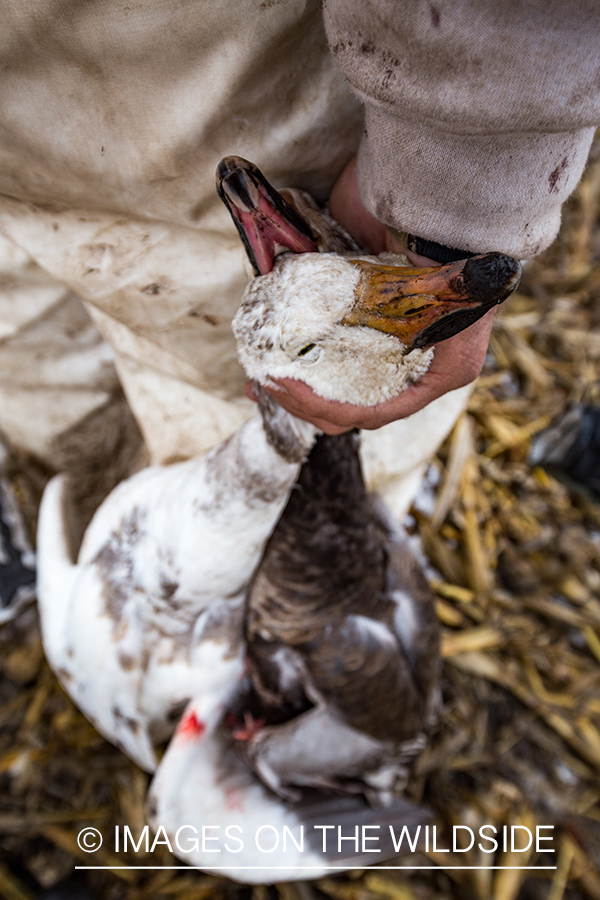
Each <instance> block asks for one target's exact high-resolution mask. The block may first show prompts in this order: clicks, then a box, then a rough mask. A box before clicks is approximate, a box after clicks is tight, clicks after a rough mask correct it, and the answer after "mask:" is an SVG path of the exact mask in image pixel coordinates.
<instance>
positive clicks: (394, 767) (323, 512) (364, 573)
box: [246, 433, 440, 805]
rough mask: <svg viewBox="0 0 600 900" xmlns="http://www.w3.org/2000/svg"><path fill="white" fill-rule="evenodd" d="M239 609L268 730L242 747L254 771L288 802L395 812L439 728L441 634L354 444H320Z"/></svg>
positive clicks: (327, 440) (334, 440) (349, 440)
mask: <svg viewBox="0 0 600 900" xmlns="http://www.w3.org/2000/svg"><path fill="white" fill-rule="evenodd" d="M247 604H248V608H247V614H246V639H247V644H248V654H249V659H250V677H251V681H252V685H253V688H254V690H255V691H256V694H257V696H258V700H259V704H260V705H262V707H263V708H264V710H265V716H266V718H267V722H268V721H269V717H270V716H271V717H273V716H274V719H275V724H273V725H267V726H265V727H263V728H258V729H257V730H256V733H254V734H252V735H251V737H250V739H249V740H248V742H247V745H246V752H247V755H248V758H249V760H250V761H251V763H252V764H253V765H254V767H255V769H256V771H257V772H258V773H259V775H260V776H261V777H262V778H263V780H264V781H265V783H266V784H268V785H269V786H270V787H271V788H272V789H273V790H275V791H278V792H280V793H283V794H284V795H285V794H286V792H287V793H288V794H289V793H290V791H289V788H290V787H292V792H291V794H292V796H293V795H294V791H293V788H294V786H298V785H311V786H314V787H318V786H321V787H329V788H331V787H337V788H338V789H340V788H342V789H343V788H346V789H350V790H353V791H356V790H360V789H362V790H364V792H365V793H366V794H367V796H370V797H371V799H372V800H374V801H375V802H377V803H378V804H379V805H381V804H383V803H385V802H389V799H390V796H391V795H390V793H389V791H390V789H391V787H392V784H393V782H394V780H395V779H396V777H397V776H398V775H400V774H401V772H402V764H403V763H404V762H406V761H407V759H408V758H410V756H411V753H414V751H415V750H416V749H419V747H422V746H423V739H424V732H425V731H426V730H427V729H428V727H430V726H431V725H432V724H433V721H434V719H435V712H436V707H437V701H438V679H439V669H440V664H439V659H440V658H439V642H438V629H437V618H436V615H435V609H434V602H433V596H432V595H431V592H430V590H429V587H428V585H427V582H426V580H425V578H424V576H423V574H422V572H421V569H420V567H419V565H418V563H417V562H416V560H415V558H414V557H413V555H412V553H411V552H410V550H409V549H408V546H407V545H406V542H405V541H404V540H403V538H402V536H401V535H400V534H399V533H398V532H397V531H396V530H395V529H394V527H393V526H392V525H391V524H390V522H389V521H387V519H386V518H384V516H383V511H382V509H381V507H377V506H376V505H375V503H374V500H373V498H372V497H370V496H369V495H368V494H367V492H366V490H365V487H364V484H363V480H362V475H361V470H360V462H359V458H358V437H357V436H356V435H354V434H349V433H348V434H343V435H339V436H336V437H329V436H326V435H324V436H322V437H320V438H319V439H318V440H317V443H316V444H315V446H314V447H313V449H312V451H311V453H310V455H309V457H308V460H307V462H306V463H305V465H304V466H303V468H302V471H301V473H300V476H299V480H298V485H297V488H296V489H295V490H294V491H293V492H292V494H291V495H290V498H289V500H288V503H287V505H286V508H285V510H284V512H283V515H282V517H281V519H280V520H279V522H278V525H277V528H276V530H275V532H274V533H273V535H272V536H271V538H270V540H269V542H268V544H267V547H266V551H265V555H264V557H263V560H262V562H261V566H260V568H259V570H258V572H257V574H256V576H255V579H254V581H253V583H252V585H251V587H250V590H249V593H248V601H247ZM281 711H285V713H286V715H287V721H286V722H285V723H284V724H281V723H279V722H278V721H277V719H278V714H279V713H280V712H281ZM318 736H319V739H317V737H318ZM307 747H310V748H311V749H310V752H308V753H307Z"/></svg>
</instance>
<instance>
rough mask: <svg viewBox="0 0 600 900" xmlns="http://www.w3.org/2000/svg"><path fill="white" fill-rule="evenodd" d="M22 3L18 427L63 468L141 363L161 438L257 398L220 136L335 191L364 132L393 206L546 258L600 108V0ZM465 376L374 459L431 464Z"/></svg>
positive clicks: (11, 277) (13, 146) (2, 318)
mask: <svg viewBox="0 0 600 900" xmlns="http://www.w3.org/2000/svg"><path fill="white" fill-rule="evenodd" d="M2 20H3V21H2V30H1V34H0V60H1V62H2V79H1V81H0V235H1V237H2V246H1V247H0V251H1V252H0V274H1V275H2V277H1V279H0V429H1V430H2V431H3V432H4V433H5V435H6V436H7V438H8V439H9V441H11V442H12V443H14V444H15V445H17V446H19V447H21V448H23V449H25V450H28V451H30V452H32V453H33V454H35V455H37V456H38V457H39V458H41V459H43V460H44V461H45V462H47V463H48V464H50V465H51V466H57V465H58V463H57V460H58V459H60V458H61V454H62V450H64V447H63V446H62V445H61V442H62V443H63V444H64V442H65V441H67V442H68V441H69V440H71V439H72V438H73V436H74V435H78V437H77V440H78V446H79V447H81V448H83V449H82V451H81V452H86V450H85V448H86V447H87V448H88V449H89V452H90V453H91V452H93V445H94V442H95V441H97V440H98V423H99V422H101V421H102V412H103V411H104V410H108V409H109V408H110V404H111V402H112V399H113V397H114V393H115V387H116V385H117V379H118V380H119V381H120V383H121V385H122V386H123V389H124V391H125V394H126V397H127V400H128V402H129V404H130V406H131V409H132V410H133V413H134V415H135V417H136V419H137V421H138V423H139V425H140V427H141V430H142V433H143V436H144V438H145V441H146V443H147V446H148V448H149V452H150V456H151V459H152V460H153V461H155V462H157V461H160V462H164V461H168V460H173V459H181V458H185V457H187V456H190V455H192V454H196V453H198V452H201V451H204V450H206V449H207V448H209V447H211V446H213V445H214V444H215V443H217V442H218V441H220V440H222V439H223V438H224V437H226V436H227V435H228V434H230V433H231V432H232V431H233V430H234V429H235V428H237V427H238V426H239V425H240V424H241V423H242V422H243V421H244V420H245V419H246V418H247V417H248V416H249V415H250V414H251V412H252V408H253V407H252V405H251V404H250V402H249V401H247V400H246V399H245V398H244V397H243V395H242V387H243V383H244V374H243V372H242V370H241V369H240V367H239V365H238V363H237V361H236V355H235V346H234V342H233V338H232V335H231V330H230V322H231V318H232V316H233V314H234V313H235V311H236V309H237V306H238V304H239V299H240V296H241V293H242V290H243V287H244V285H245V283H246V281H247V280H248V277H249V269H248V266H247V264H246V263H245V259H244V252H243V249H242V247H241V244H240V241H239V239H238V237H237V234H236V232H235V230H234V228H233V225H232V223H231V221H230V220H229V216H228V213H227V211H226V210H225V208H224V206H223V205H222V204H221V202H220V201H219V200H218V198H217V196H216V193H215V190H214V172H215V168H216V165H217V163H218V162H219V160H220V159H221V157H223V156H225V155H228V154H237V155H240V156H244V157H246V158H248V159H250V160H252V161H253V162H254V163H256V164H257V165H258V166H259V167H260V168H261V169H262V170H263V171H264V173H265V175H266V176H267V178H269V180H271V181H272V182H273V183H274V184H275V185H276V186H278V187H283V186H296V187H302V188H305V189H307V190H309V191H310V192H311V193H313V194H314V196H315V197H317V198H318V199H319V200H321V201H324V200H326V198H327V196H328V193H329V191H330V188H331V186H332V184H333V182H334V181H335V179H336V177H337V176H338V175H339V173H340V172H341V170H342V169H343V167H344V165H345V164H346V163H347V162H348V160H349V159H350V158H351V156H352V155H353V154H354V153H355V152H356V150H357V149H358V148H359V147H360V149H359V182H360V187H361V193H362V196H363V200H364V202H365V205H366V206H367V208H369V209H370V210H371V211H372V212H373V213H374V214H375V215H377V216H378V217H379V218H380V219H382V220H383V221H385V222H386V224H389V225H392V226H394V227H396V228H397V229H399V230H402V231H409V232H411V233H413V234H417V235H419V236H421V237H425V238H428V239H431V240H434V241H437V242H439V243H442V244H445V245H447V246H453V247H460V248H461V249H467V250H476V251H487V250H499V251H503V252H507V253H510V254H512V255H514V256H517V257H527V256H531V255H533V254H534V253H536V252H539V251H540V250H541V249H543V248H544V247H545V246H547V245H548V244H549V243H550V241H551V240H552V239H553V238H554V236H555V234H556V232H557V230H558V224H559V218H560V207H561V204H562V202H563V201H564V199H565V198H566V197H567V196H568V195H569V193H570V192H571V191H572V190H573V189H574V187H575V185H576V184H577V182H578V180H579V178H580V175H581V172H582V170H583V167H584V164H585V160H586V157H587V153H588V150H589V145H590V143H591V140H592V135H593V127H594V126H595V124H596V123H597V122H598V120H599V118H600V116H599V106H600V101H599V96H600V91H599V90H598V87H599V85H600V51H599V39H598V35H600V7H599V6H598V5H597V4H595V3H593V2H575V0H562V2H560V3H558V2H556V0H530V2H526V3H523V2H522V0H518V2H517V0H461V2H455V0H431V2H430V0H426V2H424V0H404V2H398V0H368V2H367V0H329V2H328V3H327V6H326V9H325V14H324V18H323V11H322V9H321V5H320V3H318V2H312V0H236V3H231V2H230V0H202V2H201V0H144V2H143V3H136V2H131V0H91V2H86V3H81V2H79V0H36V2H33V0H6V2H5V3H4V4H3V13H2ZM324 21H325V27H326V29H327V36H326V31H325V27H324ZM327 39H328V40H329V44H330V46H331V50H330V48H329V47H328V43H327ZM336 61H337V62H336ZM338 65H339V67H340V69H341V71H340V69H338ZM342 72H343V75H344V76H345V77H346V78H347V79H348V81H349V82H350V84H351V85H352V88H353V90H354V92H355V94H353V93H352V91H351V90H350V89H349V88H348V86H347V84H346V82H345V81H344V77H343V75H342ZM357 97H358V98H360V101H362V102H363V103H364V104H365V111H363V108H362V104H361V102H359V99H357ZM363 116H364V121H363ZM81 301H83V306H82V304H81ZM84 307H85V310H84ZM90 318H91V322H90ZM92 323H93V324H92ZM467 393H468V389H461V390H460V391H457V392H453V393H452V394H448V395H446V396H444V397H442V398H440V399H439V400H437V401H436V402H435V403H433V404H431V405H430V407H428V408H427V409H426V410H423V411H421V412H419V413H417V414H416V415H414V416H412V417H410V418H409V419H407V420H404V421H402V422H398V423H392V425H389V426H387V427H386V428H384V429H381V430H380V431H378V432H376V433H367V434H366V444H365V449H364V455H365V457H366V459H367V463H368V471H369V474H370V477H371V482H372V483H375V484H376V485H378V486H379V487H380V488H381V487H382V485H383V483H384V482H385V481H386V480H387V481H388V487H390V488H393V486H394V485H396V488H397V487H398V485H399V484H400V483H401V482H402V479H403V477H404V476H405V475H406V474H407V473H408V474H409V477H410V478H412V481H413V482H414V483H416V475H417V473H418V472H419V471H420V467H421V464H422V463H423V461H424V459H426V458H427V456H428V455H429V454H430V453H432V452H434V451H435V449H436V446H437V445H438V444H439V442H440V441H441V440H442V439H443V438H444V436H445V435H446V433H447V432H448V431H449V429H450V427H451V425H452V423H453V421H454V420H455V418H456V416H457V414H458V413H459V412H460V410H461V408H462V407H463V405H464V401H465V396H466V394H467ZM90 421H93V423H94V427H93V428H88V429H87V432H86V422H88V423H89V422H90ZM100 430H101V429H100ZM82 436H83V437H82ZM59 450H60V451H61V452H60V453H59V452H58V451H59ZM411 473H412V474H411ZM403 496H404V494H403Z"/></svg>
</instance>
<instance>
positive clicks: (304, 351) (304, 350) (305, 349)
mask: <svg viewBox="0 0 600 900" xmlns="http://www.w3.org/2000/svg"><path fill="white" fill-rule="evenodd" d="M314 346H315V344H307V345H306V347H303V348H302V350H299V351H298V356H306V354H307V353H310V351H311V350H312V349H313V347H314Z"/></svg>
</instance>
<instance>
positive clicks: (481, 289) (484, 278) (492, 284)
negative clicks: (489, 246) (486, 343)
mask: <svg viewBox="0 0 600 900" xmlns="http://www.w3.org/2000/svg"><path fill="white" fill-rule="evenodd" d="M521 273H522V268H521V263H520V262H519V261H518V260H517V259H513V258H512V256H505V255H504V254H503V253H485V254H484V255H483V256H474V257H472V258H471V259H468V260H467V261H466V263H465V267H464V269H463V278H464V281H465V287H466V288H467V289H468V291H469V294H470V295H471V297H472V298H473V300H475V301H476V302H478V303H484V304H486V305H487V306H488V307H489V306H493V305H494V304H496V303H502V301H503V300H506V298H507V297H508V296H510V294H512V292H513V291H514V290H516V288H517V286H518V284H519V281H520V280H521Z"/></svg>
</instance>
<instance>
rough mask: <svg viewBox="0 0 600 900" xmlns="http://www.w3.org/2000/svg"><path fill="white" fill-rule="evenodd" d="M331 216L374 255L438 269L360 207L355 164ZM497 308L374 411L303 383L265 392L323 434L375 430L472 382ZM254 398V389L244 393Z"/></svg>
mask: <svg viewBox="0 0 600 900" xmlns="http://www.w3.org/2000/svg"><path fill="white" fill-rule="evenodd" d="M329 210H330V212H331V215H332V216H333V217H334V219H336V220H337V221H338V222H339V223H340V224H341V225H343V227H344V228H345V229H346V230H347V231H348V232H349V233H350V234H351V235H352V237H354V239H355V240H356V241H357V242H358V243H359V244H361V245H362V246H365V247H367V248H368V249H369V250H370V251H371V252H373V253H381V252H383V251H384V250H388V251H390V252H393V253H404V254H405V256H406V257H407V258H408V260H409V262H410V263H411V265H414V266H436V265H438V263H437V262H435V261H434V260H431V259H428V258H426V257H424V256H419V255H417V254H415V253H411V251H409V250H407V249H406V248H405V247H403V246H402V245H401V244H400V243H399V241H398V240H397V239H396V238H395V237H394V236H393V235H392V234H391V233H390V232H389V231H388V229H387V228H386V227H385V225H384V224H383V223H382V222H379V221H378V220H377V219H376V218H375V217H374V216H372V215H371V214H370V213H369V212H368V211H367V210H366V209H365V208H364V206H363V205H362V202H361V200H360V195H359V192H358V183H357V179H356V159H353V160H352V161H351V162H350V163H349V164H348V166H347V167H346V169H345V170H344V171H343V172H342V174H341V175H340V177H339V178H338V180H337V182H336V183H335V185H334V187H333V190H332V192H331V197H330V201H329ZM495 314H496V308H494V309H492V310H490V311H489V312H488V313H486V315H485V316H483V317H482V318H481V319H479V320H478V321H477V322H475V323H474V324H473V325H471V326H470V327H469V328H467V329H465V330H464V331H461V332H460V333H459V334H457V335H454V337H451V338H448V340H445V341H442V342H441V343H439V344H438V345H437V346H436V347H435V353H434V358H433V361H432V363H431V366H430V367H429V369H428V371H427V372H426V373H425V375H423V376H422V378H420V379H419V381H418V382H417V383H416V384H412V385H409V386H408V387H407V388H406V389H405V390H404V391H402V393H401V394H399V395H398V396H397V397H393V398H392V399H391V400H387V401H386V402H385V403H379V404H377V405H376V406H355V405H353V404H350V403H339V402H337V401H332V400H324V399H323V398H322V397H319V395H318V394H315V392H314V391H313V390H312V389H311V388H310V387H308V385H306V384H304V382H302V381H295V380H293V379H290V378H284V379H280V380H277V381H276V382H275V385H276V387H266V388H265V389H266V390H267V391H269V393H271V395H272V396H273V397H274V398H275V399H276V400H277V402H278V403H279V404H280V405H281V406H283V407H284V409H287V410H288V412H290V413H292V414H293V415H295V416H297V417H298V418H300V419H305V420H307V421H309V422H312V423H313V424H314V425H316V426H317V428H320V429H321V430H322V431H324V432H325V433H326V434H341V433H342V432H344V431H348V430H350V429H352V428H366V429H376V428H381V426H382V425H387V424H388V423H389V422H394V421H396V419H403V418H405V417H406V416H410V415H412V414H413V413H415V412H417V410H419V409H422V408H423V407H425V406H427V405H428V404H429V403H431V401H432V400H435V399H436V398H437V397H440V396H441V395H442V394H445V393H447V392H448V391H453V390H455V389H457V388H459V387H462V386H463V385H466V384H469V383H470V382H471V381H473V380H474V379H475V378H477V376H478V375H479V373H480V372H481V368H482V366H483V362H484V359H485V355H486V352H487V347H488V343H489V338H490V333H491V330H492V325H493V322H494V317H495ZM246 393H247V395H248V396H249V397H251V398H252V399H254V398H253V390H252V387H251V386H250V385H249V386H248V387H247V389H246Z"/></svg>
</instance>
